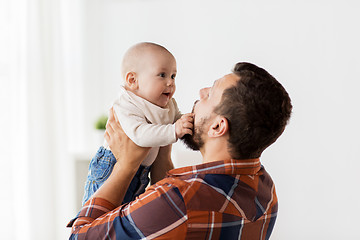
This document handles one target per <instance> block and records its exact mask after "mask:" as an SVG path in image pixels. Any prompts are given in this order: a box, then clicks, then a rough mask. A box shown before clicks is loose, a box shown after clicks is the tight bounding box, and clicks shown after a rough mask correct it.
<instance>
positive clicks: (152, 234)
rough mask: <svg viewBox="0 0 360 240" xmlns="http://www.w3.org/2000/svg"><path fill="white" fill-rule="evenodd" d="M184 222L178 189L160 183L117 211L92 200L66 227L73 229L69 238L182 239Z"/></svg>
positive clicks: (184, 214) (184, 210) (105, 201)
mask: <svg viewBox="0 0 360 240" xmlns="http://www.w3.org/2000/svg"><path fill="white" fill-rule="evenodd" d="M186 220H187V215H186V209H185V203H184V199H183V198H182V196H181V194H180V192H179V190H178V188H176V187H173V186H172V185H171V184H163V185H155V186H153V187H151V189H150V190H148V191H146V193H145V194H144V195H142V196H141V198H138V199H137V200H135V201H134V202H131V203H129V204H126V205H123V206H120V207H118V208H115V207H114V205H113V204H111V203H110V202H108V201H107V200H105V199H101V198H92V199H90V200H89V201H88V202H87V203H86V204H85V205H84V207H83V208H82V210H81V211H80V213H79V214H78V216H77V218H76V219H75V220H73V221H72V222H70V223H69V225H68V226H69V227H70V226H72V235H71V237H70V239H79V240H80V239H105V238H107V237H109V238H110V239H142V238H147V239H153V238H157V237H158V236H162V237H166V238H168V239H174V238H176V239H185V234H186V224H184V223H185V222H186Z"/></svg>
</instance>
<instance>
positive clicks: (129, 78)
mask: <svg viewBox="0 0 360 240" xmlns="http://www.w3.org/2000/svg"><path fill="white" fill-rule="evenodd" d="M125 81H126V85H127V86H128V87H129V88H130V89H131V90H133V91H135V90H137V89H138V88H139V83H138V81H137V79H136V73H135V72H127V73H126V75H125Z"/></svg>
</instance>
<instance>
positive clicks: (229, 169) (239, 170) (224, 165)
mask: <svg viewBox="0 0 360 240" xmlns="http://www.w3.org/2000/svg"><path fill="white" fill-rule="evenodd" d="M260 169H261V163H260V159H259V158H254V159H246V160H236V159H230V160H221V161H215V162H209V163H203V164H199V165H195V166H188V167H182V168H177V169H172V170H170V171H169V176H170V177H171V176H173V177H175V176H185V175H193V174H227V175H238V174H244V175H255V174H256V173H257V172H258V171H259V170H260Z"/></svg>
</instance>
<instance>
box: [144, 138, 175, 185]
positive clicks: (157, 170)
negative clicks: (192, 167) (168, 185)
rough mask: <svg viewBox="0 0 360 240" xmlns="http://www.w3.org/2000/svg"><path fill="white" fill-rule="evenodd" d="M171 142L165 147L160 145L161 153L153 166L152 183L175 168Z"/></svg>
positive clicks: (151, 172)
mask: <svg viewBox="0 0 360 240" xmlns="http://www.w3.org/2000/svg"><path fill="white" fill-rule="evenodd" d="M171 146H172V145H171V144H170V145H167V146H165V147H160V149H159V153H158V155H157V157H156V159H155V161H154V163H153V164H152V166H151V170H150V179H151V185H152V184H155V183H156V182H158V181H160V180H161V179H163V178H164V177H165V176H166V173H167V172H168V171H169V170H171V169H173V168H174V165H173V162H172V161H171Z"/></svg>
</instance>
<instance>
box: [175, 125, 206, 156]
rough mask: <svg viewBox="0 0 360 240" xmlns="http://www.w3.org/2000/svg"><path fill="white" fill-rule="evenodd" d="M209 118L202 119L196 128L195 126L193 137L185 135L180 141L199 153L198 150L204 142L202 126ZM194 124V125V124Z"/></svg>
mask: <svg viewBox="0 0 360 240" xmlns="http://www.w3.org/2000/svg"><path fill="white" fill-rule="evenodd" d="M208 120H209V118H204V119H202V120H201V121H200V123H199V125H198V126H195V127H194V129H193V135H190V134H185V135H184V136H183V137H182V138H181V140H182V141H183V142H184V144H185V145H186V146H187V147H188V148H190V149H191V150H194V151H199V150H200V148H202V147H203V146H204V140H203V138H202V135H203V133H204V126H205V125H206V123H207V122H208ZM194 124H195V123H194Z"/></svg>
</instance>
